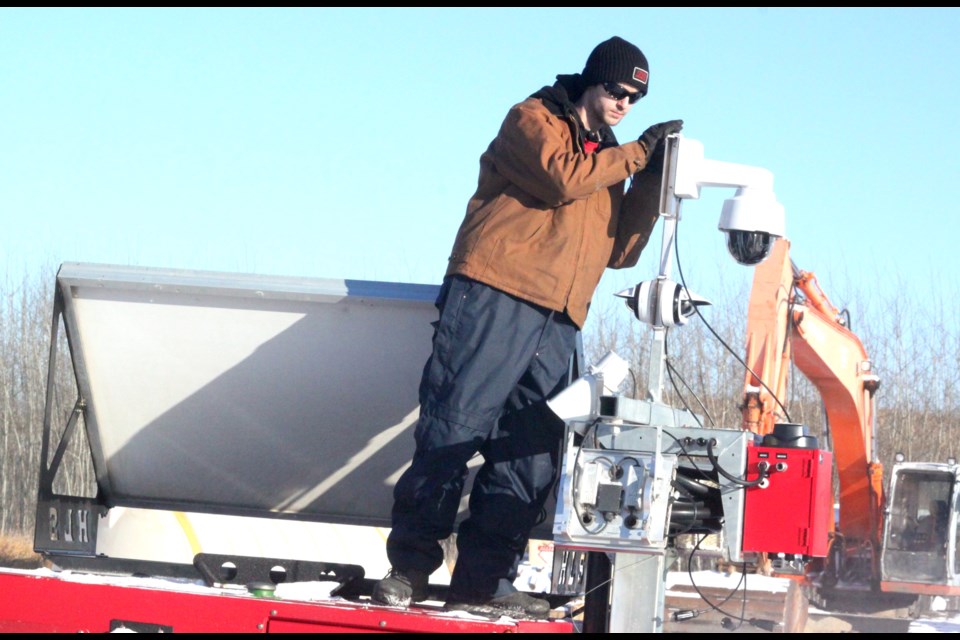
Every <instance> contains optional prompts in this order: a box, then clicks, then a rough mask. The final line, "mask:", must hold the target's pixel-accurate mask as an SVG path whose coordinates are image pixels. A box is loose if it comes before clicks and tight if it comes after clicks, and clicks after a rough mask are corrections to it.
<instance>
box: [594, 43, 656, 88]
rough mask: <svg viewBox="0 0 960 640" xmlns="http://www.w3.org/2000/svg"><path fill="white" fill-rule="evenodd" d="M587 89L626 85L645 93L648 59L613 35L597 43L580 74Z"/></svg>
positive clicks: (632, 46) (647, 78)
mask: <svg viewBox="0 0 960 640" xmlns="http://www.w3.org/2000/svg"><path fill="white" fill-rule="evenodd" d="M580 75H581V76H582V77H583V81H584V83H585V84H586V85H587V86H590V85H594V84H601V83H603V82H625V83H626V84H629V85H630V86H632V87H635V88H636V89H637V90H638V91H640V93H641V94H643V95H646V93H647V81H648V80H649V79H650V67H649V65H647V57H646V56H644V55H643V52H642V51H640V49H638V48H637V47H636V46H635V45H632V44H630V43H629V42H627V41H626V40H624V39H623V38H620V37H618V36H613V37H612V38H610V39H609V40H604V41H603V42H601V43H600V44H598V45H597V46H596V47H595V48H594V49H593V51H591V52H590V57H589V58H587V65H586V66H585V67H584V68H583V73H581V74H580Z"/></svg>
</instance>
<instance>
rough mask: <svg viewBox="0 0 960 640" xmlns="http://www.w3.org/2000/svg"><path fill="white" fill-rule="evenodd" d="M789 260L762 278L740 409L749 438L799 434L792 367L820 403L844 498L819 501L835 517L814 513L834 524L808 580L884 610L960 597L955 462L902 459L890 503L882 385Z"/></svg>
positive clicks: (780, 256) (778, 563) (806, 571)
mask: <svg viewBox="0 0 960 640" xmlns="http://www.w3.org/2000/svg"><path fill="white" fill-rule="evenodd" d="M789 249H790V243H789V241H788V240H786V239H784V238H780V239H778V240H777V241H776V242H775V244H774V246H773V248H772V250H771V253H770V255H769V257H768V258H767V259H766V260H765V261H764V262H763V263H761V264H760V265H757V267H756V269H755V272H754V279H753V289H752V293H751V297H750V304H749V309H748V319H747V341H746V364H747V366H748V371H747V374H746V379H745V384H744V395H743V404H742V406H741V409H742V420H743V423H742V426H743V428H744V429H745V430H748V431H752V432H754V433H755V434H757V437H758V438H759V437H766V438H771V437H773V438H775V436H776V432H777V430H778V429H781V428H782V427H784V426H785V425H790V423H791V420H790V418H789V415H788V412H787V409H786V407H785V404H784V403H785V402H786V397H787V382H788V375H789V373H790V370H791V366H795V367H796V369H797V370H799V371H800V373H802V374H803V375H804V376H805V377H806V378H807V379H808V380H809V381H810V382H811V383H812V384H813V385H814V387H816V389H817V391H818V392H819V394H820V397H821V400H822V403H823V413H824V417H825V421H826V424H825V429H824V433H825V435H826V438H825V440H826V441H827V447H828V448H829V449H830V452H829V454H828V455H832V458H833V463H834V467H833V472H834V474H833V475H834V477H835V479H836V482H837V487H836V491H832V490H831V491H828V492H826V493H824V494H822V497H820V498H819V500H820V501H821V502H822V500H823V499H824V498H826V497H829V499H831V500H833V501H835V502H834V503H833V505H832V506H833V507H834V508H823V507H824V505H822V504H821V505H819V507H820V508H819V509H817V510H816V513H817V517H818V518H821V519H825V520H826V521H825V522H816V523H814V526H815V527H820V528H822V529H825V530H826V539H827V541H828V542H827V545H826V548H827V552H826V554H825V556H823V557H806V558H803V559H802V562H801V564H802V572H801V573H802V575H804V576H805V577H806V579H807V580H808V581H809V584H810V585H811V586H812V587H814V593H815V595H816V596H817V597H818V598H819V599H820V600H821V601H824V602H829V603H831V604H837V603H849V602H857V601H860V602H861V603H862V602H867V601H869V602H871V603H873V604H876V602H877V601H878V599H879V600H883V599H884V598H883V597H882V596H884V595H885V594H898V595H899V596H900V598H899V600H903V594H906V596H907V597H908V598H909V597H913V598H914V599H916V598H917V597H919V596H928V597H930V596H937V595H939V596H956V595H960V575H958V572H960V553H958V552H957V538H958V536H957V533H958V525H960V522H958V518H957V513H958V497H957V493H958V492H957V487H960V474H958V466H957V464H956V463H955V461H954V460H952V459H951V460H949V461H947V462H937V463H934V462H905V461H903V460H902V459H901V456H899V455H898V456H897V458H898V459H897V461H896V463H895V464H894V465H893V466H892V468H891V469H890V478H889V481H888V482H887V489H886V491H885V488H884V479H883V476H884V466H883V464H882V463H881V462H880V461H879V459H878V456H877V441H876V435H877V428H876V412H875V404H874V398H875V395H876V393H877V390H878V389H879V388H880V379H879V377H878V376H877V375H876V374H875V373H874V371H873V366H872V363H871V361H870V359H869V357H868V356H867V352H866V350H865V349H864V346H863V344H862V343H861V341H860V339H859V338H858V337H857V336H856V335H855V334H854V333H853V332H852V331H851V330H850V327H849V324H850V323H849V317H848V316H847V315H846V314H845V313H841V312H840V311H839V310H838V309H837V308H836V307H835V306H834V305H833V304H832V303H831V302H830V300H829V299H828V298H827V296H826V295H825V294H824V292H823V291H822V290H821V289H820V286H819V284H818V283H817V279H816V276H815V275H814V274H813V273H811V272H807V271H802V270H800V269H798V268H797V267H796V266H795V265H794V264H793V261H792V260H791V258H790V255H789ZM794 426H799V425H794ZM804 429H805V427H804ZM804 433H806V432H805V431H804ZM925 530H926V533H925V532H924V531H925ZM780 556H783V554H780ZM768 559H769V560H770V564H771V566H772V567H773V570H774V571H775V572H776V571H777V570H778V567H781V568H783V569H784V571H783V572H784V573H789V572H791V570H792V569H795V566H788V565H789V563H790V559H789V558H784V557H769V558H768ZM795 573H796V572H795ZM865 591H866V592H869V593H870V597H869V598H864V597H863V595H864V592H865ZM857 594H859V595H857ZM851 595H854V596H855V597H853V598H851V597H850V596H851ZM887 599H888V600H890V601H894V600H897V599H898V598H897V596H896V595H891V596H890V597H889V598H887Z"/></svg>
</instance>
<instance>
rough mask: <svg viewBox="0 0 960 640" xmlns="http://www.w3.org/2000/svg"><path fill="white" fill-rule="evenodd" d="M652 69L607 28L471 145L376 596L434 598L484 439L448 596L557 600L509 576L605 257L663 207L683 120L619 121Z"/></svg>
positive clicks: (557, 433)
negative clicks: (471, 160)
mask: <svg viewBox="0 0 960 640" xmlns="http://www.w3.org/2000/svg"><path fill="white" fill-rule="evenodd" d="M648 84H649V67H648V65H647V59H646V57H645V56H644V55H643V53H642V52H641V51H640V49H638V48H637V47H636V46H634V45H633V44H631V43H629V42H627V41H626V40H624V39H622V38H619V37H613V38H610V39H609V40H606V41H604V42H602V43H600V44H599V45H597V47H596V48H595V49H594V50H593V51H592V52H591V54H590V56H589V57H588V59H587V62H586V66H585V67H584V69H583V72H582V73H580V74H571V75H559V76H557V82H556V83H555V84H554V85H553V86H548V87H544V88H542V89H541V90H540V91H538V92H536V93H535V94H533V95H532V96H530V97H529V98H527V99H526V100H524V101H523V102H521V103H519V104H517V105H515V106H514V107H513V108H511V109H510V111H509V113H508V114H507V116H506V119H505V120H504V121H503V124H502V125H501V128H500V131H499V133H498V134H497V136H496V138H495V139H494V140H493V142H491V143H490V146H489V147H488V148H487V150H486V152H484V154H483V155H482V156H481V158H480V177H479V180H478V185H477V190H476V192H475V193H474V195H473V197H472V198H471V199H470V201H469V203H468V205H467V212H466V216H465V218H464V220H463V222H462V224H461V226H460V229H459V232H458V233H457V237H456V240H455V241H454V245H453V251H452V252H451V254H450V258H449V262H448V266H447V271H446V276H445V278H444V281H443V285H442V287H441V290H440V294H439V296H438V299H437V308H438V309H439V311H440V319H439V321H438V322H436V323H435V324H434V327H435V331H434V337H433V352H432V354H431V356H430V357H429V359H428V360H427V363H426V365H425V367H424V371H423V378H422V380H421V383H420V419H419V421H418V423H417V426H416V430H415V438H416V451H415V453H414V456H413V461H412V463H411V466H410V467H409V468H408V469H407V471H406V472H405V473H404V474H403V475H402V476H401V477H400V479H399V481H398V482H397V485H396V487H395V489H394V507H393V511H392V529H391V532H390V536H389V538H388V540H387V556H388V558H389V560H390V564H391V567H392V568H391V570H390V572H389V573H388V574H387V576H386V577H385V578H384V579H382V580H380V581H379V582H378V583H377V584H376V585H375V587H374V590H373V594H372V598H373V600H374V601H375V602H379V603H382V604H388V605H393V606H408V605H409V604H410V602H417V601H420V600H425V599H426V598H427V586H428V578H429V576H430V574H431V573H433V571H435V570H436V569H437V568H438V567H439V566H440V565H441V563H442V562H443V551H442V548H441V546H440V544H439V542H438V541H439V540H443V539H445V538H447V537H448V536H449V535H450V534H451V533H452V532H453V527H454V521H455V518H456V516H457V512H458V508H459V505H460V499H461V494H462V492H463V489H464V482H465V479H466V477H467V462H468V461H469V460H470V459H471V458H472V457H473V456H474V455H475V454H477V453H480V454H481V455H482V456H483V458H484V463H483V466H482V467H481V469H480V470H479V472H478V474H477V477H476V479H475V481H474V484H473V487H472V489H471V493H470V503H469V507H470V515H469V517H468V518H467V519H466V520H464V521H463V522H462V523H461V525H460V527H459V531H458V535H457V550H458V554H457V561H456V564H455V567H454V571H453V575H452V577H451V582H450V591H449V596H448V598H447V603H446V607H447V609H449V610H465V611H470V612H473V613H480V614H493V615H498V614H501V613H503V614H508V615H513V616H519V617H533V618H539V617H546V616H547V614H548V613H549V609H550V605H549V603H548V602H547V600H545V599H541V598H537V597H534V596H532V595H530V594H527V593H524V592H521V591H518V590H517V589H516V588H514V586H513V581H514V580H515V579H516V576H517V567H518V564H519V562H520V560H521V559H522V558H523V553H524V550H525V549H526V546H527V543H528V538H529V535H530V530H531V529H532V528H533V526H535V525H536V524H537V521H538V517H540V516H541V511H542V509H543V506H544V503H545V502H546V500H547V498H548V496H549V495H550V492H551V491H552V489H553V486H554V484H555V482H556V478H557V469H558V463H559V457H560V448H561V441H562V439H563V422H562V421H561V420H560V419H559V418H557V417H556V416H555V415H553V414H552V413H551V412H550V410H549V409H548V408H547V407H546V404H545V400H546V399H547V398H549V397H550V396H551V395H552V394H554V393H555V392H557V391H559V390H560V389H561V388H562V387H563V386H564V384H565V377H566V376H567V375H568V371H569V364H570V359H571V356H572V355H573V353H574V350H575V348H576V339H577V333H578V331H579V330H580V329H581V328H582V327H583V324H584V321H585V320H586V317H587V310H588V308H589V305H590V299H591V297H592V296H593V292H594V289H595V288H596V286H597V284H598V283H599V281H600V277H601V275H602V274H603V272H604V269H605V268H607V267H610V268H615V269H616V268H623V267H629V266H633V265H634V264H636V262H637V260H638V258H639V255H640V251H641V250H642V249H643V247H644V246H645V245H646V243H647V240H648V239H649V236H650V233H651V231H652V229H653V226H654V225H655V223H656V221H657V217H658V207H659V187H660V174H661V172H662V161H663V156H662V153H661V154H658V155H657V156H654V151H655V150H656V149H658V148H660V149H662V147H663V146H664V145H663V144H662V143H661V141H662V139H663V138H665V137H666V136H667V135H669V134H671V133H675V132H678V131H680V129H681V127H682V124H683V122H682V121H681V120H673V121H670V122H665V123H661V124H658V125H654V126H652V127H650V128H649V129H647V130H646V131H645V132H644V133H643V135H641V136H640V139H639V140H637V141H636V142H629V143H626V144H624V145H622V146H621V145H618V143H617V140H616V138H615V137H614V135H613V131H612V130H611V127H613V126H615V125H617V124H618V123H619V122H620V121H621V120H622V119H623V118H624V117H625V116H626V115H627V114H628V113H629V112H630V109H631V108H632V107H633V105H634V104H635V103H636V101H637V100H638V99H640V98H641V97H643V96H644V95H645V94H646V93H647V87H648ZM651 158H654V159H653V160H652V161H651ZM657 158H659V159H657ZM648 163H649V165H650V166H649V168H648V170H646V171H644V169H645V167H647V166H648ZM631 177H632V178H633V179H632V180H631V186H630V188H629V189H626V190H625V187H626V180H627V178H631Z"/></svg>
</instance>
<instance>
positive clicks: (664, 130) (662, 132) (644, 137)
mask: <svg viewBox="0 0 960 640" xmlns="http://www.w3.org/2000/svg"><path fill="white" fill-rule="evenodd" d="M681 129H683V120H670V121H668V122H661V123H660V124H655V125H651V126H650V127H647V130H646V131H644V132H643V133H642V134H640V137H639V138H637V139H638V140H639V141H640V142H641V143H642V144H643V146H644V147H646V149H647V157H648V158H649V157H650V156H651V155H653V152H654V150H656V148H657V145H658V144H659V142H660V141H661V140H663V139H664V138H666V137H667V136H668V135H670V134H671V133H680V130H681Z"/></svg>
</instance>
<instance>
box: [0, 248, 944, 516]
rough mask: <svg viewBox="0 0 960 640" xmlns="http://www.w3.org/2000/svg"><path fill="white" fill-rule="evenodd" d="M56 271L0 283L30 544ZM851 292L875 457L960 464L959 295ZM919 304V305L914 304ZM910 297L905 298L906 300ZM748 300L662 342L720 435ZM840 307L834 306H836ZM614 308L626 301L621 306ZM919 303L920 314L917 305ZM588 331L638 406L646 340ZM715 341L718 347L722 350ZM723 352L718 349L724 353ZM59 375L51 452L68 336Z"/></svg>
mask: <svg viewBox="0 0 960 640" xmlns="http://www.w3.org/2000/svg"><path fill="white" fill-rule="evenodd" d="M55 275H56V269H55V268H54V267H48V268H43V269H41V270H40V271H39V272H38V273H36V274H33V275H27V276H24V277H23V279H22V280H20V281H16V282H14V281H11V280H10V278H9V277H8V278H7V279H6V280H5V281H3V282H2V285H0V426H2V431H0V535H32V533H33V528H34V520H35V509H36V494H37V482H38V478H39V469H40V451H41V443H42V431H43V421H44V411H45V403H46V399H47V382H48V361H49V353H50V341H51V320H52V317H53V301H54V286H55ZM893 290H894V291H895V293H894V294H891V297H890V298H889V299H886V298H883V297H880V296H879V292H876V291H869V292H861V293H860V294H855V295H853V296H852V297H851V300H850V301H848V302H847V305H846V306H847V308H855V309H858V314H856V318H857V320H856V322H855V326H853V327H852V328H853V330H854V332H855V333H856V334H857V336H858V337H859V338H860V340H861V341H862V342H863V344H864V346H865V348H866V350H867V353H868V354H869V356H870V358H871V360H872V362H873V365H874V371H875V372H876V373H877V374H878V375H879V377H880V379H881V387H880V389H879V391H878V392H877V396H876V409H877V411H876V431H877V454H878V458H879V460H880V461H881V462H882V463H883V464H884V465H886V466H887V467H888V468H889V466H890V465H892V463H893V455H894V453H896V452H903V453H904V454H905V455H906V457H907V459H908V460H932V461H943V460H946V458H947V457H948V456H955V457H956V456H957V455H958V454H960V446H958V444H957V438H956V433H957V432H956V429H957V426H958V424H960V364H958V363H960V324H958V323H957V322H956V318H957V317H958V312H960V308H958V307H960V297H958V296H957V291H956V285H952V286H945V287H938V288H933V289H932V293H931V294H921V293H920V292H919V291H917V290H916V289H912V288H910V287H898V288H895V289H893ZM921 295H923V296H924V298H923V300H919V299H917V298H918V297H919V296H921ZM911 296H913V298H911ZM748 297H749V292H748V291H746V290H744V289H743V288H742V286H738V285H736V284H734V285H731V286H730V289H729V290H727V291H723V292H722V295H721V296H716V295H715V296H714V298H715V299H714V301H713V305H712V308H711V311H710V320H709V322H710V329H712V331H710V330H708V329H707V328H706V327H705V325H704V323H703V322H699V321H698V320H697V319H696V318H693V319H691V320H690V321H689V322H688V324H686V325H684V326H683V327H682V328H680V329H679V330H671V331H670V332H669V333H668V357H669V361H670V363H671V365H672V367H671V375H670V380H671V382H672V384H667V385H666V388H665V396H664V398H663V401H664V402H667V403H669V404H673V405H676V406H683V405H684V404H686V405H688V406H690V408H691V409H692V410H693V411H695V412H696V413H707V414H708V415H709V416H710V418H711V419H712V421H713V422H714V424H716V425H718V426H721V427H732V428H735V427H738V426H739V425H740V420H741V418H740V409H739V406H740V403H741V401H742V392H743V383H744V369H743V366H742V365H741V364H740V363H739V362H738V361H737V359H736V358H734V357H733V356H732V355H731V353H730V351H729V350H728V347H729V348H730V350H733V351H736V352H737V353H739V354H740V355H741V357H742V350H743V345H744V333H745V318H746V303H745V301H746V300H747V299H748ZM833 301H834V303H836V302H837V300H836V299H834V300H833ZM621 302H622V301H621ZM921 302H922V303H923V304H919V303H921ZM591 316H592V320H591V322H590V323H589V324H588V327H587V330H585V332H584V335H583V339H584V350H585V355H586V361H587V363H590V362H595V361H597V360H598V359H599V358H600V357H601V356H602V355H603V354H605V353H606V352H607V351H611V350H612V351H615V352H616V353H617V354H618V355H620V356H621V357H622V358H624V359H625V360H627V362H628V363H630V367H631V375H630V376H629V379H628V380H627V381H626V382H625V383H624V385H623V387H622V392H623V393H624V395H627V396H630V397H638V398H642V397H644V393H645V389H646V382H647V375H648V374H647V369H646V368H647V366H648V362H649V349H650V331H649V328H648V327H646V326H644V325H641V324H640V323H638V322H637V321H636V320H635V319H633V317H632V316H631V315H630V314H629V313H626V312H624V310H623V308H622V307H621V306H618V305H615V304H607V305H606V306H604V305H603V304H599V305H595V307H594V309H593V310H592V311H591ZM721 340H722V342H721ZM724 343H725V344H724ZM56 349H57V353H58V357H57V362H58V366H57V367H56V369H55V370H54V372H53V375H52V376H50V380H51V381H52V396H51V398H52V408H53V411H52V415H51V423H52V426H53V430H54V444H55V443H56V438H58V437H59V436H58V434H59V433H60V431H61V430H62V429H63V427H64V426H65V425H66V423H67V419H68V418H69V416H70V413H71V412H72V411H73V408H74V403H75V401H76V399H77V387H76V382H75V379H74V373H73V369H72V362H71V360H70V356H69V345H68V344H67V341H66V338H65V335H64V331H63V330H62V328H61V331H60V332H59V335H58V340H57V345H56ZM789 379H790V383H789V385H788V397H787V398H784V399H781V400H782V401H783V402H784V403H785V406H786V407H787V409H788V411H789V413H790V416H791V419H792V420H793V421H794V422H802V423H804V424H806V425H807V426H808V427H809V428H810V429H811V432H812V433H813V434H814V435H817V436H818V437H820V438H821V442H824V441H825V438H826V435H827V434H826V433H825V422H824V415H823V406H822V404H821V401H820V398H819V394H818V393H817V391H816V389H815V387H814V386H813V385H812V384H811V383H810V382H809V381H807V380H806V379H805V378H803V376H802V374H800V373H799V372H797V371H796V370H791V372H790V378H789ZM78 426H79V427H80V428H79V429H78V432H77V434H76V436H75V437H74V438H73V441H72V442H71V444H70V446H69V447H68V449H67V451H66V455H65V460H64V465H63V467H64V469H65V470H68V471H69V473H63V474H60V476H58V478H57V482H56V483H55V485H54V489H55V491H57V492H58V493H63V494H67V495H84V496H92V495H95V492H96V481H95V470H94V469H93V466H92V460H91V459H90V456H89V453H88V447H87V444H86V441H85V437H84V429H83V425H82V420H81V424H80V425H78Z"/></svg>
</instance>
